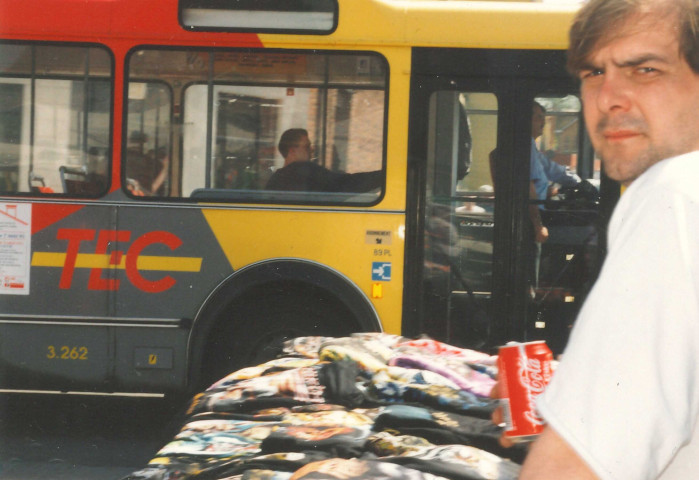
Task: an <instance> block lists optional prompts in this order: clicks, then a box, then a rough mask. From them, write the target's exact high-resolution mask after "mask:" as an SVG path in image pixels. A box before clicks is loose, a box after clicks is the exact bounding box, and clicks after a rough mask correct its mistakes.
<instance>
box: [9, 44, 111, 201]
mask: <svg viewBox="0 0 699 480" xmlns="http://www.w3.org/2000/svg"><path fill="white" fill-rule="evenodd" d="M0 45H17V46H25V47H34V48H38V47H42V46H46V47H59V48H60V47H65V48H84V49H90V48H97V49H99V50H101V51H102V52H104V53H105V54H106V55H107V59H108V61H109V75H105V76H96V75H95V76H91V75H90V74H89V72H88V74H87V78H88V84H89V81H90V80H89V79H90V78H96V79H98V80H99V81H104V82H106V83H107V84H108V85H109V97H108V102H109V112H108V125H107V140H108V145H107V147H106V150H105V151H106V152H107V155H106V156H105V160H106V162H107V165H106V175H105V183H104V188H102V189H101V190H100V191H98V192H96V193H66V192H55V191H54V192H48V191H32V190H31V188H30V190H29V191H2V192H0V193H1V195H2V196H3V197H5V196H6V197H13V198H27V197H37V196H40V197H41V198H62V199H63V198H65V199H69V198H75V199H99V198H102V197H104V196H105V195H107V194H108V193H109V192H110V191H111V184H112V169H113V158H114V157H113V149H114V107H115V86H116V72H115V68H116V64H115V57H114V52H113V51H112V50H111V49H110V48H109V46H107V45H105V44H103V43H99V42H71V41H65V42H63V41H44V40H41V41H36V40H15V39H12V40H8V39H0ZM33 63H34V62H33V61H32V64H33ZM32 68H34V67H32ZM2 78H12V79H26V80H28V81H29V82H31V83H34V82H35V80H37V79H40V80H68V81H75V80H76V79H78V80H79V81H84V79H85V75H83V76H80V77H78V76H77V75H62V74H53V73H51V74H47V75H36V73H35V72H29V73H28V74H27V75H23V74H9V75H8V74H0V79H2ZM30 95H31V96H33V94H30ZM83 100H85V99H83ZM84 103H85V102H84ZM85 104H86V103H85ZM29 107H30V109H31V111H30V114H29V115H30V119H29V122H30V125H29V129H30V133H29V144H28V148H29V168H30V170H29V182H30V185H31V182H32V181H35V180H38V179H39V178H41V177H40V176H34V172H33V170H32V167H33V165H34V162H35V160H36V159H35V158H34V151H35V143H34V142H35V138H34V128H35V126H34V125H33V124H32V123H33V122H34V121H35V117H34V110H35V106H34V104H33V103H31V104H30V105H29ZM82 112H84V109H83V110H82ZM83 154H84V158H85V159H87V157H88V155H89V154H88V152H87V151H85V152H83ZM60 167H70V165H67V164H61V165H59V166H58V168H57V172H59V174H60ZM82 167H86V165H84V166H81V168H82Z"/></svg>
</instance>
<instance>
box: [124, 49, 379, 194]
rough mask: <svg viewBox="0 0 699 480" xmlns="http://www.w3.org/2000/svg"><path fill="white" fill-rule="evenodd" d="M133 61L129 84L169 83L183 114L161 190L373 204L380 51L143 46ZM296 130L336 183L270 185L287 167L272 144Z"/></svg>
mask: <svg viewBox="0 0 699 480" xmlns="http://www.w3.org/2000/svg"><path fill="white" fill-rule="evenodd" d="M130 65H131V68H130V70H129V77H130V79H132V80H131V83H130V85H131V86H133V85H134V84H136V83H138V82H136V79H139V80H140V81H143V79H145V78H148V82H149V83H148V84H149V85H150V84H152V83H154V82H165V83H167V84H168V85H169V86H170V88H171V89H172V91H173V100H174V102H175V111H179V114H181V125H182V128H181V130H173V135H174V138H172V142H171V145H172V146H173V147H172V155H171V158H173V159H174V158H178V162H177V163H176V164H177V167H173V171H172V173H171V177H173V178H171V180H172V182H171V184H172V187H171V190H170V191H169V192H167V193H165V192H162V193H161V194H163V195H170V196H177V197H185V198H189V197H191V198H195V199H197V200H199V199H205V200H213V201H216V200H226V201H259V202H272V203H275V202H283V203H295V202H298V203H338V202H355V203H362V204H369V203H373V202H375V201H376V200H377V199H378V198H379V196H380V194H381V189H382V186H383V183H384V173H383V162H384V160H383V159H384V122H385V102H386V96H385V88H386V87H385V86H386V82H387V75H386V69H385V65H384V62H383V60H382V59H381V58H380V57H378V56H376V55H357V54H354V55H350V54H346V53H343V54H340V53H332V54H331V53H327V54H320V53H313V54H307V53H289V52H284V53H280V52H274V51H261V52H255V53H252V52H239V51H225V52H223V51H192V50H182V51H173V50H139V51H137V52H135V53H134V54H132V55H131V58H130ZM185 67H186V68H185ZM130 90H131V87H130ZM132 108H133V107H132V105H131V101H130V102H129V131H135V130H138V128H137V127H138V126H139V123H138V122H139V121H140V116H139V115H138V114H133V115H132ZM292 128H301V129H305V130H306V131H307V132H308V137H309V140H310V141H311V142H312V143H313V146H314V148H313V151H312V154H311V155H310V157H309V160H308V162H307V163H308V164H309V165H310V164H312V167H313V169H314V171H320V172H321V173H322V174H323V175H326V176H328V177H329V178H333V179H338V183H337V184H336V183H332V184H330V186H322V187H315V186H310V185H311V184H310V183H309V184H307V183H303V182H300V184H298V185H296V184H294V185H288V186H286V187H284V188H278V187H277V186H273V184H270V183H269V181H270V178H271V177H272V175H274V174H275V172H277V171H280V170H282V169H283V168H284V167H285V162H286V160H285V159H284V158H283V157H282V156H281V153H280V152H279V150H278V143H279V139H280V137H281V135H282V133H283V132H284V131H286V130H288V129H292ZM180 138H181V141H180ZM180 145H181V151H179V152H176V151H174V150H175V148H179V146H180ZM126 162H127V167H126V168H127V172H128V171H129V164H130V163H131V160H130V159H129V158H128V157H127V158H126ZM175 168H176V169H177V170H175ZM355 174H359V175H355ZM175 176H176V177H177V178H174V177H175ZM357 179H362V180H364V179H366V181H364V183H362V182H358V181H357ZM175 185H177V187H176V186H175Z"/></svg>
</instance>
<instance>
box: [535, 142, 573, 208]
mask: <svg viewBox="0 0 699 480" xmlns="http://www.w3.org/2000/svg"><path fill="white" fill-rule="evenodd" d="M529 158H530V165H529V178H530V179H531V181H532V182H534V188H535V189H536V197H537V198H538V199H539V200H546V192H547V191H548V188H549V185H550V184H551V183H558V184H560V185H562V186H564V187H568V186H573V185H577V184H578V183H580V177H578V176H577V175H576V174H575V173H573V172H571V171H569V170H568V168H566V167H564V166H563V165H561V164H560V163H556V162H554V161H552V160H549V158H548V157H547V156H546V155H544V154H543V153H541V152H540V151H539V149H538V148H536V142H535V141H534V139H533V138H532V147H531V154H530V157H529Z"/></svg>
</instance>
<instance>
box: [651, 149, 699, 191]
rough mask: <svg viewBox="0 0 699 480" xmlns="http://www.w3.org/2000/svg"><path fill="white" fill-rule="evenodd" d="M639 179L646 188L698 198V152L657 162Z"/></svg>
mask: <svg viewBox="0 0 699 480" xmlns="http://www.w3.org/2000/svg"><path fill="white" fill-rule="evenodd" d="M641 179H643V182H642V185H645V186H646V187H647V188H650V187H657V188H659V189H661V190H666V191H674V192H678V193H679V192H683V193H687V194H689V195H692V196H696V197H699V189H698V188H697V183H698V182H699V150H697V151H693V152H689V153H685V154H682V155H678V156H676V157H672V158H668V159H666V160H663V161H661V162H658V163H657V164H656V165H654V166H653V167H652V168H650V169H649V170H648V171H647V172H646V174H644V175H643V176H642V177H641V178H639V180H641Z"/></svg>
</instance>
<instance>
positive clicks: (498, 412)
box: [490, 382, 514, 448]
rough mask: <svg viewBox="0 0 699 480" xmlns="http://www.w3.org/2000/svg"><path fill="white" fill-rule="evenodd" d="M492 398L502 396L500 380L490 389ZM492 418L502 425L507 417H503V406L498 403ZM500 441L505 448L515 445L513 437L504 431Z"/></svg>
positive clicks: (495, 422) (494, 421)
mask: <svg viewBox="0 0 699 480" xmlns="http://www.w3.org/2000/svg"><path fill="white" fill-rule="evenodd" d="M490 398H500V382H497V383H496V384H495V386H494V387H493V389H492V390H491V391H490ZM491 420H492V421H493V423H494V424H495V425H501V424H502V423H504V421H505V419H504V418H503V414H502V407H501V406H499V405H498V407H497V408H496V409H495V410H494V411H493V415H492V417H491ZM498 441H499V442H500V445H502V446H503V447H505V448H510V447H511V446H513V445H514V442H513V441H512V440H511V439H509V438H507V437H506V436H505V433H504V432H503V434H502V435H500V439H499V440H498Z"/></svg>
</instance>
